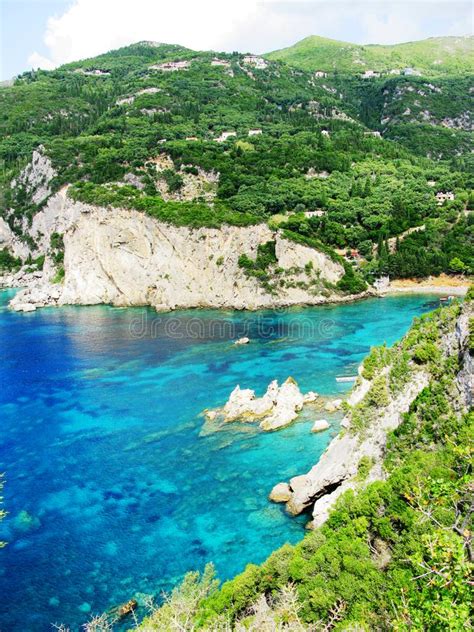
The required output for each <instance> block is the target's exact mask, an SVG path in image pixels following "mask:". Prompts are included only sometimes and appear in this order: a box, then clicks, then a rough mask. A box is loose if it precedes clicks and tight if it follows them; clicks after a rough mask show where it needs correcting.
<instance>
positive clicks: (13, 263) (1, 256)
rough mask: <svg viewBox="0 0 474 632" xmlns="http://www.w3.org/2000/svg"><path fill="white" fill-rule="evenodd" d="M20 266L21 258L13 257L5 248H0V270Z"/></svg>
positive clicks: (13, 268)
mask: <svg viewBox="0 0 474 632" xmlns="http://www.w3.org/2000/svg"><path fill="white" fill-rule="evenodd" d="M20 266H21V260H20V259H18V258H17V257H14V256H13V255H12V254H10V252H8V250H7V248H3V249H2V250H0V270H15V268H19V267H20Z"/></svg>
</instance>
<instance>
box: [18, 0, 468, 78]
mask: <svg viewBox="0 0 474 632" xmlns="http://www.w3.org/2000/svg"><path fill="white" fill-rule="evenodd" d="M468 7H469V3H468V2H451V0H449V1H448V0H418V1H417V2H397V0H394V1H392V0H363V1H351V2H350V1H348V0H347V1H345V0H133V1H132V0H73V4H72V6H71V7H70V8H69V9H68V10H67V11H65V13H64V14H63V15H61V16H60V17H54V18H53V17H52V18H50V19H49V20H48V23H47V28H46V33H45V35H44V43H45V45H46V48H47V51H48V55H47V57H45V56H42V55H39V54H38V53H37V52H34V53H32V54H31V55H30V57H29V60H28V61H29V63H30V65H32V66H34V67H37V66H40V67H42V68H51V67H54V66H58V65H60V64H62V63H65V62H68V61H73V60H77V59H82V58H85V57H91V56H94V55H97V54H100V53H103V52H106V51H108V50H111V49H114V48H118V47H120V46H124V45H127V44H130V43H132V42H137V41H140V40H153V41H160V42H166V43H173V44H182V45H184V46H188V47H189V48H194V49H205V50H209V49H214V50H226V51H232V50H240V51H254V52H257V53H259V52H264V51H269V50H274V49H276V48H282V47H284V46H288V45H291V44H293V43H294V42H296V41H297V40H298V39H301V38H303V37H306V36H307V35H310V34H318V35H324V36H326V37H333V38H336V39H345V40H349V41H354V42H359V43H381V44H388V43H394V42H399V41H408V40H414V39H419V38H422V37H428V36H431V35H440V34H443V33H444V34H448V33H454V32H455V29H456V26H457V25H459V24H460V23H462V22H463V18H464V17H465V16H466V15H469V9H468ZM436 16H437V17H436ZM439 24H442V32H441V33H439V32H437V28H438V27H439Z"/></svg>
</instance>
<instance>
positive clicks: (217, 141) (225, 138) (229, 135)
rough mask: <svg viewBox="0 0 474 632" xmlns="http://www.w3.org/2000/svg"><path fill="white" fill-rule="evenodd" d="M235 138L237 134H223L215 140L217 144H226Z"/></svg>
mask: <svg viewBox="0 0 474 632" xmlns="http://www.w3.org/2000/svg"><path fill="white" fill-rule="evenodd" d="M233 136H237V132H222V134H221V135H220V136H218V137H217V138H216V139H215V140H216V143H225V141H226V140H228V139H229V138H232V137H233Z"/></svg>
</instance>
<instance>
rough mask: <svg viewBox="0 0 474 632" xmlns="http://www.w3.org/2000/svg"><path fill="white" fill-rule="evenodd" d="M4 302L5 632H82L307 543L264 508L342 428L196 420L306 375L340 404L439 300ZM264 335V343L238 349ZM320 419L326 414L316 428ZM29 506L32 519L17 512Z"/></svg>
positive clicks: (0, 358) (0, 457) (0, 610)
mask: <svg viewBox="0 0 474 632" xmlns="http://www.w3.org/2000/svg"><path fill="white" fill-rule="evenodd" d="M10 296H11V293H10V292H0V387H1V389H0V471H5V472H6V487H5V494H4V495H5V506H6V508H7V509H8V511H9V516H8V518H7V519H6V520H5V521H3V523H1V524H0V538H3V539H6V540H8V542H9V545H8V546H7V547H6V548H5V549H3V550H2V551H0V594H1V595H2V598H1V599H0V629H2V630H8V631H16V630H21V631H30V630H31V631H37V630H38V631H42V630H49V629H50V623H51V622H55V621H61V622H64V623H67V624H69V625H70V626H71V628H72V629H73V630H77V629H79V626H80V624H81V623H83V622H84V621H85V620H87V618H88V616H89V615H88V614H87V612H88V611H89V609H90V612H91V613H99V612H101V611H103V610H105V609H107V608H108V607H110V606H112V605H115V604H118V603H122V602H124V601H126V600H128V599H130V598H131V597H132V596H133V595H134V594H135V593H136V592H141V593H154V594H156V593H159V592H160V591H161V590H163V589H170V588H171V587H172V586H173V585H174V584H175V583H176V582H177V581H178V580H179V578H180V577H182V575H183V574H184V573H185V572H186V571H188V570H191V569H196V568H199V569H200V568H202V567H203V566H204V564H205V563H206V562H207V561H210V560H212V561H213V562H214V563H215V565H216V567H217V570H218V573H219V576H220V577H221V578H226V577H229V576H232V575H233V574H235V573H237V572H239V571H241V570H242V569H243V568H244V566H245V564H246V563H248V562H261V561H262V560H263V559H265V557H266V556H267V555H268V554H269V553H270V552H271V551H272V550H273V549H275V548H277V547H278V546H280V545H282V544H283V543H284V542H296V541H297V540H298V539H300V538H301V537H302V535H303V525H304V518H300V519H294V518H293V519H292V518H289V517H287V516H286V515H285V513H284V511H283V510H282V508H281V507H280V506H277V505H274V504H271V503H269V502H268V500H267V495H268V492H269V491H270V489H271V488H272V486H273V485H274V484H275V483H277V482H278V481H280V480H286V479H288V478H289V477H291V476H293V475H295V474H300V473H303V472H304V471H306V470H307V469H308V468H309V467H310V466H311V465H312V464H314V463H315V462H316V461H317V459H318V457H319V455H320V454H321V452H322V451H323V450H324V448H325V447H326V445H327V443H328V442H329V440H330V439H331V437H332V435H333V434H334V433H335V432H336V431H337V420H334V422H333V427H332V429H331V430H330V431H328V432H325V433H322V434H318V435H312V434H311V433H310V427H311V416H309V417H307V418H305V419H303V420H302V421H299V422H297V423H295V424H294V425H293V426H291V427H289V428H286V429H284V430H281V431H280V432H277V433H262V432H259V431H258V429H256V428H255V427H254V426H251V425H241V424H230V425H229V426H228V427H227V428H226V429H225V430H223V431H220V432H214V433H210V434H203V433H202V427H203V419H202V417H200V416H199V413H200V412H201V411H202V410H203V409H204V408H206V407H213V406H217V405H219V404H222V403H223V402H224V401H225V400H226V398H227V396H228V395H229V393H230V391H231V390H232V389H233V388H234V386H235V385H236V384H240V385H241V386H242V387H250V388H254V389H255V390H256V391H257V393H258V394H262V393H263V391H264V390H265V388H266V386H267V384H268V383H269V382H270V381H271V380H272V379H274V378H278V379H279V380H283V379H285V378H286V377H287V376H288V375H292V376H293V377H294V378H296V379H297V381H298V382H299V384H300V386H301V388H302V390H304V391H306V390H310V389H313V390H316V391H318V392H319V393H322V394H335V393H338V392H339V393H341V392H344V391H345V390H347V388H349V387H350V385H347V384H337V383H336V381H335V377H336V375H344V374H346V375H351V374H354V373H355V372H356V370H357V365H358V364H359V362H360V361H361V359H362V357H363V356H364V355H365V354H366V353H367V351H368V350H369V347H370V346H371V345H374V344H380V343H382V342H384V341H386V342H387V343H389V344H390V343H392V342H394V341H395V340H396V339H397V338H399V337H400V336H401V335H402V334H403V333H404V332H405V331H406V329H407V328H408V326H409V324H410V323H411V321H412V319H413V317H414V316H416V315H418V314H420V313H422V312H425V311H428V310H429V309H432V307H433V306H435V305H436V304H437V303H436V299H435V297H430V296H426V295H425V296H401V297H390V298H385V299H371V300H367V301H364V302H360V303H354V304H351V305H344V306H342V305H341V306H335V307H330V306H328V307H318V308H305V309H291V310H285V311H272V312H270V311H267V312H255V313H242V312H230V311H229V312H215V311H187V312H181V313H174V314H168V315H158V314H156V313H154V312H153V311H151V310H148V309H114V308H111V307H104V306H100V307H82V308H80V307H66V308H61V309H54V308H52V309H45V310H39V311H38V312H36V313H32V314H15V313H11V312H10V311H8V310H7V309H6V304H7V299H8V298H9V297H10ZM242 335H249V337H250V338H251V339H252V343H251V344H250V345H247V346H242V347H234V346H232V345H231V344H230V341H231V340H232V339H234V338H237V337H239V336H242ZM313 418H314V417H313ZM22 511H26V512H28V515H27V516H25V514H22V513H20V512H22Z"/></svg>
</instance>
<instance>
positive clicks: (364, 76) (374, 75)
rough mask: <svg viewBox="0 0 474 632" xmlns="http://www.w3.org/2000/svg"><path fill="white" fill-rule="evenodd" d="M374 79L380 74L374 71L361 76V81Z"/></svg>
mask: <svg viewBox="0 0 474 632" xmlns="http://www.w3.org/2000/svg"><path fill="white" fill-rule="evenodd" d="M376 77H380V73H379V72H375V70H366V71H365V72H363V73H362V74H361V78H362V79H375V78H376Z"/></svg>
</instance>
